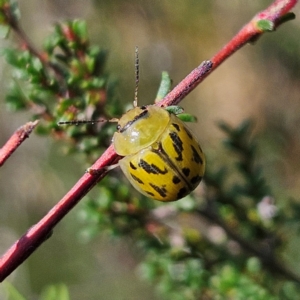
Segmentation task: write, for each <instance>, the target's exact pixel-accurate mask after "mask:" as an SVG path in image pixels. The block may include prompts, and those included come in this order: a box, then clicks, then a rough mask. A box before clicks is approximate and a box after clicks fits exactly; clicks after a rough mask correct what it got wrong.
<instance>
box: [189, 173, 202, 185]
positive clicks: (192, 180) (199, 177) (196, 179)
mask: <svg viewBox="0 0 300 300" xmlns="http://www.w3.org/2000/svg"><path fill="white" fill-rule="evenodd" d="M201 180H202V176H200V175H196V176H194V177H193V178H191V183H192V184H193V185H194V184H197V183H198V182H200V181H201Z"/></svg>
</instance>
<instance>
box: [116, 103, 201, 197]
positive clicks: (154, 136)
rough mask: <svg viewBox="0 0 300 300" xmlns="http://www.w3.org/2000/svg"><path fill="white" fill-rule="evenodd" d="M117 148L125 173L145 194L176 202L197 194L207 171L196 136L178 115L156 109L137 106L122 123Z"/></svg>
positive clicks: (118, 132)
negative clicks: (196, 190)
mask: <svg viewBox="0 0 300 300" xmlns="http://www.w3.org/2000/svg"><path fill="white" fill-rule="evenodd" d="M112 142H113V145H114V148H115V151H116V153H117V154H118V155H120V156H124V157H123V158H122V159H121V160H120V161H119V166H120V167H121V170H122V171H123V173H124V174H125V176H126V177H127V179H128V180H129V181H130V183H131V184H132V185H133V186H134V187H135V188H136V189H137V190H138V191H139V192H140V193H142V194H144V195H146V196H148V197H150V198H152V199H155V200H159V201H175V200H179V199H181V198H183V197H184V196H186V195H188V194H189V193H190V192H191V191H193V190H194V189H195V188H196V187H197V186H198V184H199V183H200V181H201V179H202V177H203V174H204V170H205V157H204V154H203V151H202V149H201V147H200V145H199V143H198V142H197V140H196V138H195V137H194V135H193V134H192V133H191V131H190V130H189V129H188V128H187V126H186V125H185V123H183V122H182V121H181V120H180V119H179V118H178V117H177V116H176V115H175V114H173V113H171V112H169V111H168V110H166V109H164V108H162V107H159V106H155V105H149V106H141V107H139V106H136V107H134V108H133V109H131V110H129V111H128V112H126V113H125V114H124V115H123V116H122V117H121V118H120V120H119V121H118V125H117V132H115V133H114V135H113V140H112Z"/></svg>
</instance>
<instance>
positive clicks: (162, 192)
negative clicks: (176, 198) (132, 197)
mask: <svg viewBox="0 0 300 300" xmlns="http://www.w3.org/2000/svg"><path fill="white" fill-rule="evenodd" d="M150 186H151V187H152V188H153V189H154V190H155V191H156V192H157V193H158V194H159V195H160V196H161V197H163V198H165V197H166V196H167V190H166V188H165V187H159V186H157V185H155V184H152V183H150Z"/></svg>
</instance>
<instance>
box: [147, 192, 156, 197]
mask: <svg viewBox="0 0 300 300" xmlns="http://www.w3.org/2000/svg"><path fill="white" fill-rule="evenodd" d="M145 192H146V193H147V194H148V195H149V196H152V197H154V194H153V193H151V192H148V191H145Z"/></svg>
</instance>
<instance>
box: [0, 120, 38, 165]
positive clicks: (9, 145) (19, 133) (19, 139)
mask: <svg viewBox="0 0 300 300" xmlns="http://www.w3.org/2000/svg"><path fill="white" fill-rule="evenodd" d="M38 122H39V121H38V120H36V121H34V122H28V123H26V124H25V125H23V126H21V127H20V128H19V129H17V130H16V131H15V132H14V134H13V135H12V136H11V137H10V138H9V140H8V141H7V142H6V143H5V145H4V146H3V147H2V148H1V149H0V167H1V166H2V165H3V164H4V163H5V161H6V160H7V159H8V158H9V157H10V156H11V155H12V154H13V153H14V152H15V151H16V150H17V148H18V147H19V146H20V145H21V144H22V143H23V142H24V141H25V140H26V139H27V138H29V135H30V134H31V132H32V130H33V129H34V128H35V127H36V126H37V124H38Z"/></svg>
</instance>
